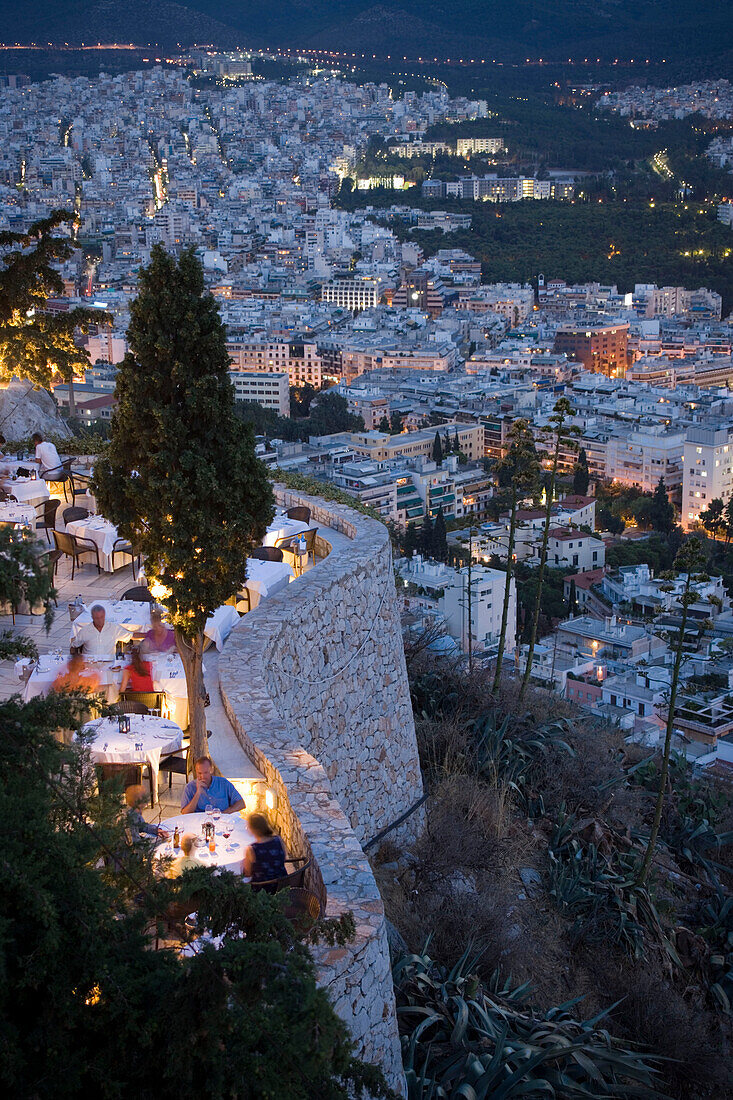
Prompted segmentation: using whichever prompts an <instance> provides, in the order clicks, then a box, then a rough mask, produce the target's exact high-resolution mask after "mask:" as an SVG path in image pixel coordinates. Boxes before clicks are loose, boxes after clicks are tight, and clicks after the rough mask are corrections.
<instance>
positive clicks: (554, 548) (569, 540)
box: [547, 527, 606, 573]
mask: <svg viewBox="0 0 733 1100" xmlns="http://www.w3.org/2000/svg"><path fill="white" fill-rule="evenodd" d="M547 561H548V563H549V564H550V565H551V566H554V567H555V568H556V569H566V568H569V569H577V570H578V572H580V573H585V572H587V571H589V570H591V569H599V568H600V567H601V566H603V565H605V562H606V547H605V545H604V543H603V541H602V540H601V539H599V538H596V537H595V536H594V535H589V534H587V533H585V532H583V531H573V530H571V529H570V528H567V527H555V528H552V529H551V530H550V532H549V539H548V543H547Z"/></svg>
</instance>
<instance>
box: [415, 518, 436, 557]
mask: <svg viewBox="0 0 733 1100" xmlns="http://www.w3.org/2000/svg"><path fill="white" fill-rule="evenodd" d="M417 546H418V550H419V551H420V553H421V554H422V556H423V557H424V558H429V557H430V556H431V555H432V552H433V521H432V519H431V518H430V516H425V519H424V520H423V524H422V527H421V528H420V531H419V533H418V536H417Z"/></svg>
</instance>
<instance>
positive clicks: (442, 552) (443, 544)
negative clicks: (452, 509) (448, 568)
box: [432, 507, 448, 561]
mask: <svg viewBox="0 0 733 1100" xmlns="http://www.w3.org/2000/svg"><path fill="white" fill-rule="evenodd" d="M432 556H433V557H434V558H435V560H436V561H448V532H447V529H446V526H445V516H444V515H443V508H442V507H440V508H438V514H437V516H436V517H435V522H434V524H433V553H432Z"/></svg>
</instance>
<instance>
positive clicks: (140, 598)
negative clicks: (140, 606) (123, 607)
mask: <svg viewBox="0 0 733 1100" xmlns="http://www.w3.org/2000/svg"><path fill="white" fill-rule="evenodd" d="M120 599H122V600H134V601H135V603H155V599H154V598H153V596H151V594H150V589H149V588H146V587H145V585H144V584H138V585H136V586H135V587H134V588H128V589H127V591H126V592H123V593H122V595H121V596H120Z"/></svg>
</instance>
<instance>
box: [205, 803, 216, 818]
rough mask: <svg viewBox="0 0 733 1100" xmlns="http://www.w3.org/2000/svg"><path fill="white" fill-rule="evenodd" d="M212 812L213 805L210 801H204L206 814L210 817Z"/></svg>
mask: <svg viewBox="0 0 733 1100" xmlns="http://www.w3.org/2000/svg"><path fill="white" fill-rule="evenodd" d="M213 812H214V807H213V806H212V805H211V803H210V802H207V803H206V816H207V817H211V815H212V814H213Z"/></svg>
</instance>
